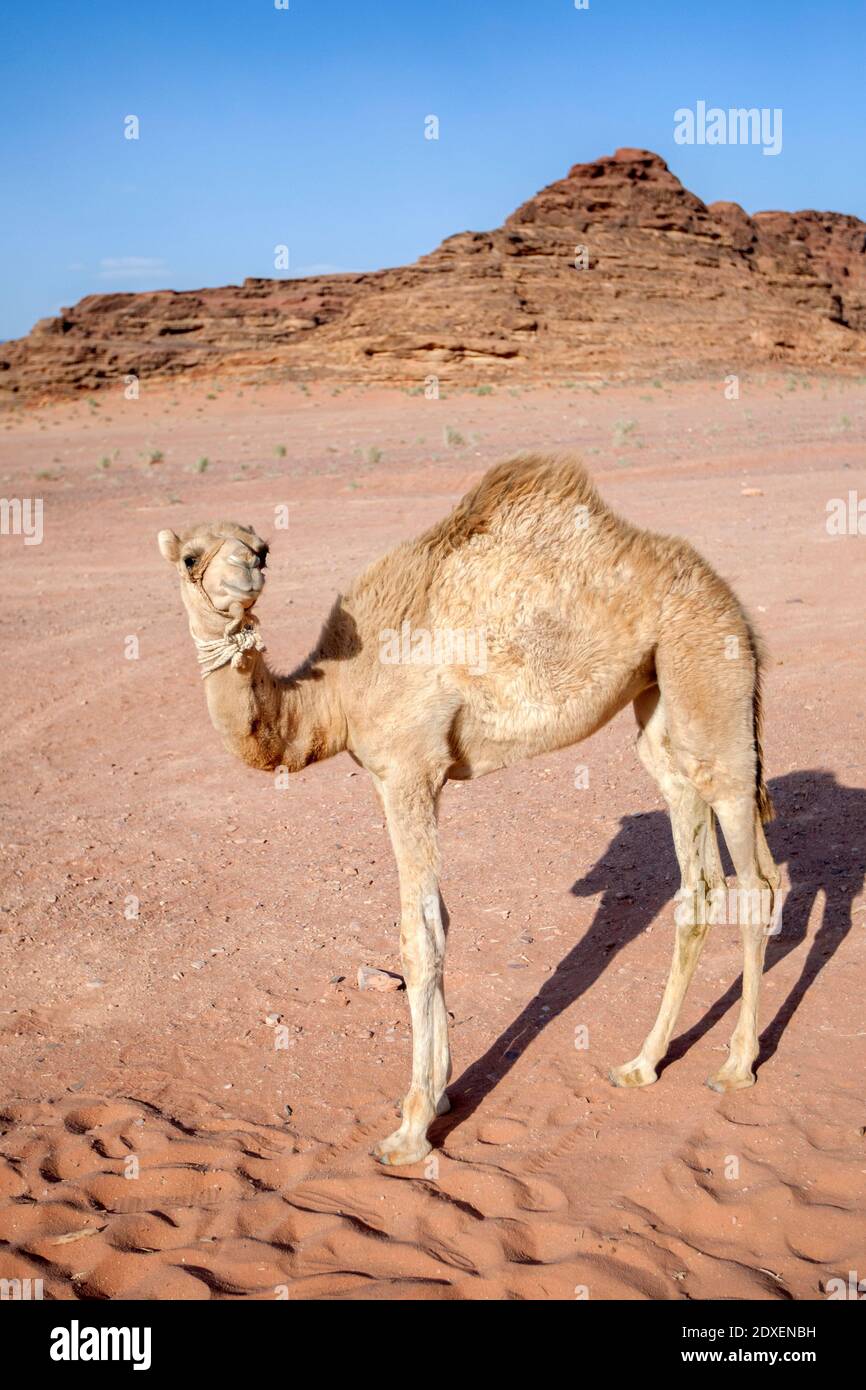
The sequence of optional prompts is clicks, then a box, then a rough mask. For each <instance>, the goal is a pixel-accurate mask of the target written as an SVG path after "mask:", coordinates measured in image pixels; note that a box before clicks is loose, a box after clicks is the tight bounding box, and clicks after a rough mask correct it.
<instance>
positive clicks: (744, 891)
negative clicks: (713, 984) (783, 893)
mask: <svg viewBox="0 0 866 1390" xmlns="http://www.w3.org/2000/svg"><path fill="white" fill-rule="evenodd" d="M732 639H733V640H732ZM656 670H657V672H658V679H659V685H660V688H661V690H662V692H663V695H664V703H665V709H666V723H667V727H668V733H669V738H670V746H671V750H672V753H673V756H674V758H675V759H676V765H677V767H678V768H680V769H681V771H682V773H683V775H684V776H685V777H686V778H687V779H688V781H689V782H690V783H691V784H692V785H693V786H694V787H695V788H696V789H697V791H698V792H699V794H700V795H701V797H702V798H703V800H704V801H705V802H707V803H708V804H709V805H710V806H711V807H712V808H713V811H714V812H715V814H716V817H717V818H718V821H719V824H720V825H721V827H722V831H723V833H724V836H725V842H726V844H727V846H728V850H729V851H730V855H731V859H732V860H733V864H734V869H735V871H736V874H737V881H738V888H737V891H736V892H727V893H726V894H725V896H724V903H725V907H726V909H727V910H726V911H725V912H724V913H723V914H721V915H720V914H719V913H718V912H714V914H713V920H714V921H716V922H719V921H723V922H724V923H725V924H728V925H732V924H733V923H735V922H736V923H738V924H739V926H740V930H741V933H742V938H743V997H742V1002H741V1005H740V1014H739V1019H738V1021H737V1025H736V1028H735V1029H734V1035H733V1038H732V1039H731V1051H730V1056H729V1057H728V1060H727V1062H726V1063H725V1065H724V1066H723V1067H722V1069H721V1071H720V1072H719V1073H718V1074H717V1075H716V1076H714V1077H712V1078H711V1079H710V1083H709V1084H710V1085H711V1086H712V1087H713V1088H714V1089H715V1090H718V1091H729V1090H736V1089H739V1088H740V1087H743V1086H752V1085H753V1084H754V1081H755V1076H754V1072H753V1070H752V1067H753V1065H754V1062H755V1059H756V1058H757V1055H758V993H759V989H760V981H761V971H762V969H763V964H764V952H765V950H766V945H767V935H768V933H769V930H770V927H771V924H772V922H773V921H774V918H775V909H776V895H777V893H778V890H779V884H780V881H781V879H780V874H779V871H778V869H777V867H776V865H775V864H774V862H773V857H772V855H771V854H770V850H769V847H768V845H767V841H766V839H765V838H764V831H763V827H762V825H761V817H762V815H763V816H766V817H769V815H770V814H772V811H771V806H770V799H769V796H768V794H767V790H766V787H765V785H764V778H763V771H762V767H761V748H760V733H761V700H760V679H759V671H758V661H757V653H756V643H755V638H754V636H753V634H752V632H751V630H750V629H749V628H748V626H747V624H746V623H745V621H744V619H743V618H742V615H741V614H739V613H738V612H737V611H736V610H735V609H733V607H732V605H730V604H729V603H725V604H724V606H723V607H721V606H720V613H719V614H717V615H716V618H715V621H713V620H712V616H710V618H709V619H707V618H706V615H705V616H704V619H703V621H702V624H701V625H699V626H698V627H696V626H695V624H694V622H693V621H692V622H691V623H690V625H689V626H688V627H687V628H686V629H685V630H684V631H681V630H678V628H677V627H676V626H675V625H673V624H672V625H671V628H670V630H669V632H668V639H667V642H666V643H665V644H664V645H662V646H660V648H659V650H658V651H657V653H656ZM732 908H733V909H735V910H734V911H732V910H731V909H732Z"/></svg>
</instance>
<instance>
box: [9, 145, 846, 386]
mask: <svg viewBox="0 0 866 1390" xmlns="http://www.w3.org/2000/svg"><path fill="white" fill-rule="evenodd" d="M771 361H781V362H789V363H792V364H797V365H801V366H809V367H817V368H820V367H830V366H832V367H845V366H850V367H852V368H855V367H856V368H860V369H862V368H863V365H864V364H866V224H864V223H863V222H861V221H860V220H859V219H858V218H856V217H849V216H846V215H844V214H841V213H833V212H797V213H788V212H759V213H756V214H755V215H754V216H752V217H750V216H748V215H747V214H746V213H745V212H744V211H743V209H742V208H741V207H739V206H738V205H737V204H736V203H711V204H709V205H706V204H704V203H702V202H701V200H700V199H699V198H697V197H695V195H694V194H693V193H690V192H689V191H688V190H687V189H686V188H684V187H683V185H682V184H681V183H680V182H679V180H678V179H677V178H676V177H675V176H674V175H673V174H672V173H671V172H670V170H669V169H668V167H667V165H666V164H665V162H664V160H663V159H661V158H660V157H659V156H658V155H655V154H652V153H650V152H649V151H647V150H635V149H622V150H617V152H616V153H615V154H614V155H612V156H610V157H607V158H604V159H599V160H597V161H595V162H594V163H591V164H577V165H575V166H574V168H573V169H572V170H571V171H570V173H569V174H568V175H567V177H566V178H564V179H560V180H559V181H558V182H557V183H553V184H551V185H550V186H549V187H547V188H544V189H542V191H541V192H540V193H538V194H537V195H536V196H535V197H534V198H531V199H530V200H529V202H527V203H524V204H523V206H522V207H520V208H518V209H517V211H516V212H514V213H512V215H511V216H510V217H509V218H508V219H507V220H506V222H505V224H504V225H503V226H502V227H499V228H497V229H496V230H495V231H491V232H461V233H459V234H458V235H456V236H452V237H448V238H447V239H446V240H445V241H444V242H443V243H442V245H441V246H439V247H438V248H437V249H436V250H435V251H433V252H431V254H429V255H427V256H422V257H421V259H420V260H418V261H416V262H415V263H414V264H413V265H409V266H401V267H398V268H396V269H391V270H380V271H375V272H369V273H358V274H342V275H322V276H315V277H310V278H309V279H303V280H289V279H273V280H270V279H268V280H264V279H250V280H246V281H245V282H244V284H243V285H241V286H234V285H231V286H227V287H226V288H223V289H205V290H185V291H174V290H160V291H157V292H153V293H144V294H102V295H88V296H87V297H86V298H85V299H82V300H81V302H80V303H79V304H77V305H75V307H74V308H71V309H63V310H62V311H61V313H60V315H59V316H58V317H57V318H50V319H43V320H41V321H40V322H39V323H37V325H36V326H35V328H34V329H33V330H32V332H31V333H30V334H29V335H28V336H27V337H26V338H21V339H19V340H18V341H17V342H11V343H5V344H3V345H2V346H0V394H2V396H3V397H4V398H5V399H7V400H8V399H9V398H14V397H15V396H16V395H17V396H19V397H26V398H38V397H43V396H45V397H47V396H53V395H69V394H72V393H74V392H76V391H81V390H87V391H94V390H96V389H98V388H99V387H102V386H106V385H110V384H119V383H120V382H121V380H122V378H123V376H124V375H125V374H127V373H130V372H134V373H136V374H137V375H138V376H139V377H140V378H141V379H142V381H146V380H150V379H153V378H169V377H176V376H191V375H196V376H202V375H221V376H222V375H226V374H237V373H243V374H252V373H255V374H257V375H261V376H265V377H267V376H273V377H277V378H279V377H285V378H295V379H299V380H303V379H314V378H331V379H334V380H342V381H369V382H389V383H399V384H404V385H405V384H409V383H413V382H422V381H423V380H424V379H425V377H427V376H430V375H435V376H437V377H439V378H440V379H441V380H442V381H443V382H455V383H460V384H465V385H472V384H478V383H484V382H511V381H515V382H517V381H542V380H543V381H549V382H557V381H560V382H561V381H565V380H579V379H582V378H589V379H594V378H596V377H599V376H605V377H641V376H665V375H683V374H686V373H697V372H705V371H717V372H729V371H731V372H736V371H739V370H741V369H743V368H745V367H749V366H755V365H757V364H761V363H767V362H771Z"/></svg>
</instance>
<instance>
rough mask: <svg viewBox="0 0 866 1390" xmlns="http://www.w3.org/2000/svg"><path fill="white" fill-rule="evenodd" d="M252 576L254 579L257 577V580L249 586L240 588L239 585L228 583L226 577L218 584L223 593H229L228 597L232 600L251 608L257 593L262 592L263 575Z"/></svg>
mask: <svg viewBox="0 0 866 1390" xmlns="http://www.w3.org/2000/svg"><path fill="white" fill-rule="evenodd" d="M254 577H255V579H257V581H258V582H257V583H253V585H252V586H251V587H243V588H242V587H241V586H240V585H238V584H230V583H229V582H228V580H227V579H224V580H223V581H222V584H221V585H220V588H221V589H222V590H223V592H224V593H227V594H228V595H229V597H230V598H231V599H232V602H240V603H242V604H243V605H244V607H245V608H252V606H253V604H254V603H255V601H256V599H257V598H258V596H259V594H260V593H261V592H262V589H263V588H264V578H263V576H261V575H256V576H254Z"/></svg>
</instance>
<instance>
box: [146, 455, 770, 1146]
mask: <svg viewBox="0 0 866 1390" xmlns="http://www.w3.org/2000/svg"><path fill="white" fill-rule="evenodd" d="M158 542H159V548H160V551H161V552H162V554H163V556H164V557H165V558H166V559H167V560H169V561H170V562H171V563H172V564H173V565H175V566H176V568H177V570H178V572H179V574H180V580H181V594H182V598H183V602H184V605H185V607H186V611H187V615H188V618H189V627H190V632H191V635H192V637H193V640H194V642H195V645H196V648H197V651H198V659H199V662H200V664H201V674H202V676H203V677H204V688H205V695H206V698H207V705H208V709H209V712H210V717H211V720H212V722H213V724H214V726H215V728H216V730H217V732H218V733H219V734H220V736H221V738H222V741H223V743H224V745H225V747H226V748H227V749H228V750H229V751H231V752H232V753H234V754H236V755H237V756H238V757H239V758H241V759H242V760H243V761H244V762H245V763H247V764H249V765H250V766H251V767H255V768H261V769H264V770H270V771H273V770H274V769H288V770H290V771H296V770H298V769H300V768H304V767H307V766H309V765H310V764H311V763H314V762H318V761H320V760H321V759H323V758H330V757H332V756H334V755H335V754H337V753H341V752H348V753H349V755H350V756H351V757H352V758H353V759H354V760H355V762H356V763H358V764H359V765H360V766H361V767H363V768H365V769H366V770H367V771H368V772H369V773H370V775H371V777H372V780H373V783H374V785H375V787H376V790H377V791H378V794H379V796H380V798H381V801H382V804H383V808H384V812H385V818H386V822H387V826H388V831H389V834H390V838H391V842H392V845H393V849H394V854H395V857H396V861H397V867H398V871H399V882H400V905H401V921H400V948H401V954H402V963H403V974H404V978H405V984H406V990H407V994H408V1001H409V1009H410V1014H411V1023H412V1075H411V1082H410V1085H409V1090H408V1093H407V1095H406V1097H405V1100H404V1102H403V1107H402V1117H401V1122H400V1125H399V1127H398V1128H397V1130H396V1131H395V1132H394V1133H393V1134H391V1135H389V1136H388V1137H387V1138H385V1139H383V1140H382V1141H381V1142H380V1143H378V1144H377V1145H376V1146H375V1148H374V1149H373V1151H372V1152H373V1154H374V1156H375V1157H376V1158H378V1159H379V1160H380V1161H381V1162H382V1163H385V1164H407V1163H415V1162H418V1161H419V1160H421V1159H423V1158H424V1157H426V1155H427V1154H428V1153H429V1152H430V1150H431V1144H430V1141H429V1139H428V1136H427V1131H428V1128H429V1126H430V1125H431V1123H432V1121H433V1119H434V1117H435V1116H436V1115H441V1114H444V1113H445V1112H446V1111H447V1110H448V1109H449V1108H450V1103H449V1100H448V1095H447V1089H446V1088H447V1086H448V1082H449V1079H450V1077H451V1057H450V1051H449V1044H448V1015H447V1012H446V1008H445V995H444V962H445V936H446V923H447V917H446V915H445V909H444V904H443V903H442V899H441V897H440V893H439V884H438V878H439V852H438V846H437V831H436V824H437V807H438V802H439V797H440V794H441V792H442V789H443V787H444V785H445V783H446V782H447V781H448V780H449V779H454V780H462V779H467V778H474V777H480V776H482V775H483V774H485V773H490V772H495V771H496V770H497V769H499V768H504V767H507V766H509V765H510V764H512V763H514V762H516V761H517V760H518V759H522V758H527V757H533V756H535V755H537V754H541V753H549V752H551V751H552V750H554V749H559V748H564V747H566V746H568V745H571V744H575V743H578V742H579V741H580V740H582V739H585V738H587V737H589V735H591V734H592V733H594V732H595V731H596V730H597V729H599V728H601V727H602V725H604V724H606V723H607V722H608V721H609V720H610V719H612V718H613V716H614V715H615V714H617V713H618V712H619V711H620V710H621V709H623V708H624V707H625V706H626V705H628V704H629V703H631V704H632V705H633V707H634V713H635V716H636V719H637V725H638V734H637V751H638V754H639V757H640V760H641V762H642V763H643V765H644V767H645V768H646V769H647V771H648V772H649V773H650V774H651V776H652V777H653V778H654V779H655V781H656V782H657V784H658V786H659V788H660V790H661V793H662V796H663V797H664V799H665V801H666V802H667V804H668V807H669V810H670V817H671V822H672V829H673V840H674V848H675V851H676V855H677V859H678V861H679V867H680V872H681V877H682V886H681V890H680V893H679V894H678V899H679V904H678V907H677V910H676V912H675V921H676V930H675V945H674V953H673V962H672V964H671V968H670V974H669V977H668V980H667V984H666V986H665V989H664V994H663V997H662V1001H661V1006H660V1009H659V1012H658V1017H657V1018H656V1021H655V1023H654V1024H653V1026H652V1028H651V1029H650V1032H649V1034H648V1035H647V1037H646V1039H645V1041H644V1043H643V1046H642V1047H641V1049H640V1052H639V1053H638V1054H637V1056H636V1057H635V1058H634V1059H633V1060H631V1061H629V1062H626V1063H625V1064H624V1065H622V1066H618V1067H614V1068H613V1069H612V1071H611V1072H610V1078H611V1080H612V1081H613V1082H614V1083H615V1084H616V1085H618V1086H648V1085H650V1084H651V1083H652V1082H654V1081H655V1080H656V1079H657V1071H656V1068H657V1066H658V1064H659V1062H660V1061H661V1060H662V1058H663V1057H664V1055H665V1052H666V1050H667V1047H668V1043H669V1041H670V1038H671V1034H672V1031H673V1028H674V1024H675V1022H676V1019H677V1015H678V1013H679V1010H680V1006H681V1004H682V1002H683V998H684V996H685V992H686V989H687V987H688V984H689V981H690V980H691V977H692V974H693V972H694V969H695V966H696V964H697V961H698V957H699V956H700V953H701V949H702V947H703V945H704V941H705V938H706V936H707V932H708V929H709V926H710V924H711V921H712V920H713V910H712V908H713V903H711V902H710V899H711V898H712V896H713V894H714V893H716V894H717V890H719V889H720V888H721V889H722V890H723V895H724V888H725V883H726V881H725V877H724V871H723V867H722V861H721V858H720V853H719V846H718V841H717V837H716V822H718V823H719V824H720V825H721V828H722V832H723V834H724V838H725V841H726V843H727V846H728V850H729V852H730V855H731V860H732V862H733V865H734V868H735V871H736V874H737V879H738V884H739V889H740V892H742V891H743V890H746V892H747V893H748V894H751V895H754V896H758V895H759V896H760V901H761V903H762V904H763V907H762V910H761V912H760V913H759V914H757V916H756V914H755V913H749V914H745V918H744V919H743V920H741V921H740V923H739V925H740V927H741V932H742V940H743V951H744V964H743V986H742V999H741V1004H740V1012H739V1017H738V1020H737V1023H736V1027H735V1029H734V1033H733V1037H732V1039H731V1044H730V1050H729V1054H728V1057H727V1060H726V1061H725V1063H724V1065H723V1066H722V1068H721V1070H720V1071H718V1072H717V1074H716V1075H714V1076H713V1077H711V1078H710V1080H709V1085H711V1086H712V1087H713V1088H714V1089H715V1090H717V1091H730V1090H734V1089H738V1088H740V1087H745V1086H751V1085H752V1084H753V1083H754V1081H755V1074H754V1070H753V1066H754V1063H755V1060H756V1058H757V1055H758V1040H757V1015H758V993H759V986H760V978H761V973H762V969H763V961H764V951H765V947H766V941H767V923H768V921H769V920H770V918H771V916H772V911H773V907H772V905H773V901H774V895H775V894H776V893H777V892H778V889H779V884H780V875H779V872H778V869H777V868H776V865H775V864H774V862H773V859H772V857H771V854H770V851H769V848H768V846H767V842H766V839H765V837H764V831H763V822H764V821H766V820H768V819H770V817H771V815H772V807H771V803H770V798H769V795H768V792H767V788H766V785H765V781H764V775H763V769H762V753H761V653H760V648H759V643H758V639H757V636H756V634H755V631H754V629H753V627H752V625H751V623H750V622H749V620H748V618H747V616H746V614H745V612H744V610H743V608H742V607H741V605H740V603H739V601H738V600H737V598H736V597H735V595H734V594H733V592H732V590H731V589H730V588H729V587H728V585H727V584H726V583H725V582H724V580H722V579H721V578H719V576H718V575H717V574H716V573H715V572H714V571H713V570H712V569H711V567H710V566H709V564H707V563H706V561H704V560H703V559H702V558H701V556H700V555H699V554H698V553H697V551H695V550H694V549H693V548H692V547H691V546H690V545H689V544H688V543H687V542H685V541H683V540H679V539H674V538H670V537H666V536H661V535H656V534H654V533H651V532H648V531H644V530H640V529H638V528H637V527H635V526H633V525H631V524H630V523H628V522H627V521H625V520H623V519H621V518H620V517H619V516H617V515H616V514H615V513H614V512H612V511H611V510H610V509H609V508H608V507H607V506H606V504H605V503H604V501H603V500H602V498H601V497H600V495H599V493H598V492H597V491H596V488H595V487H594V485H593V484H592V482H591V481H590V479H589V477H588V476H587V473H586V472H585V470H584V469H583V467H582V466H581V464H580V462H579V460H577V459H576V458H573V457H570V456H565V457H552V458H551V457H544V456H536V455H521V456H519V457H517V458H512V459H509V460H507V461H505V462H503V463H501V464H499V465H497V466H495V467H494V468H492V469H491V470H490V471H489V472H488V473H487V474H486V475H485V476H484V478H483V479H482V480H481V482H480V483H479V484H478V485H477V486H476V487H475V488H474V489H473V490H472V491H471V492H469V493H468V494H467V495H466V496H465V497H464V498H463V500H462V501H461V502H460V503H459V504H458V505H457V506H456V507H455V509H454V510H453V511H452V512H451V514H450V515H449V516H446V517H445V518H444V519H443V520H441V521H439V522H437V523H436V525H434V526H432V527H431V528H430V529H429V530H428V531H426V532H425V533H424V534H423V535H421V536H419V537H418V538H417V539H415V540H412V541H407V542H404V543H403V544H401V545H398V546H397V547H396V549H394V550H391V551H390V552H389V553H388V554H386V555H385V556H384V557H383V558H381V559H379V560H377V561H375V563H373V564H372V565H370V567H369V568H368V569H367V570H366V571H365V572H364V573H363V574H362V575H361V576H360V578H358V579H357V580H356V581H355V582H354V584H353V585H352V586H351V588H350V589H349V591H348V592H347V593H346V594H344V595H341V596H340V597H338V598H337V600H336V602H335V603H334V605H333V607H332V609H331V612H330V614H329V616H328V618H327V620H326V622H325V624H324V626H323V628H322V631H321V634H320V636H319V639H318V642H317V644H316V646H315V648H314V650H313V651H312V652H311V653H310V655H309V656H308V657H307V659H306V660H305V661H304V662H302V664H301V665H300V666H298V667H297V669H296V670H294V671H293V672H292V673H291V674H290V675H288V676H280V675H276V674H274V673H273V672H272V671H270V670H269V669H268V666H267V664H266V661H265V658H264V656H263V654H262V641H261V637H260V634H259V625H258V619H257V617H256V616H255V615H254V614H253V612H252V609H253V606H254V604H255V603H256V600H257V599H258V598H259V595H260V594H261V592H262V588H263V584H264V569H265V564H266V561H267V556H268V546H267V544H266V543H265V542H264V541H263V540H261V539H260V537H259V536H258V535H257V534H256V533H255V531H254V530H252V529H251V528H250V527H247V526H240V525H236V524H234V523H229V522H209V523H207V524H203V525H199V526H195V527H193V528H192V529H191V530H189V531H187V532H185V533H184V534H183V535H182V536H178V535H175V533H174V532H173V531H160V533H159V537H158ZM714 901H717V898H716V899H715V900H714Z"/></svg>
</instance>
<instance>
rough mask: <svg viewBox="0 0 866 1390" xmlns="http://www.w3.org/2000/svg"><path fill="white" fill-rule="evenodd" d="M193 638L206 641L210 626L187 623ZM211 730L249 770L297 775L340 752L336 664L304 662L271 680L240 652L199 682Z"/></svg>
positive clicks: (342, 730)
mask: <svg viewBox="0 0 866 1390" xmlns="http://www.w3.org/2000/svg"><path fill="white" fill-rule="evenodd" d="M190 631H191V632H192V634H193V636H194V637H204V638H208V639H212V638H213V637H214V636H215V635H216V634H215V632H214V631H213V630H212V625H211V624H205V625H202V624H200V623H197V622H196V621H195V619H192V620H191V621H190ZM204 688H205V695H206V696H207V703H208V710H209V712H210V717H211V721H212V723H213V726H214V728H215V729H216V730H217V732H218V733H219V735H220V737H221V738H222V740H223V743H224V745H225V747H226V748H228V750H229V752H231V753H234V754H235V756H236V757H238V758H241V759H242V761H243V762H245V763H247V764H248V765H249V766H250V767H258V768H265V769H270V768H278V767H285V768H286V769H287V770H288V771H289V772H297V771H299V769H300V768H302V767H306V766H307V765H308V764H309V763H314V762H318V761H320V760H321V759H322V758H330V757H332V756H333V755H334V754H335V753H340V752H342V751H343V749H344V748H345V747H346V741H347V732H346V720H345V717H344V714H343V708H342V702H341V700H340V697H339V690H338V688H337V663H335V662H333V661H312V660H311V661H307V662H305V663H304V665H303V666H301V667H299V669H298V670H297V671H295V672H294V673H293V674H292V675H290V676H275V675H274V674H273V672H271V671H270V670H269V669H268V666H267V663H266V662H265V659H264V657H263V656H262V655H261V653H260V652H258V651H248V652H244V653H243V657H242V660H241V664H240V666H239V667H235V666H232V665H231V664H230V663H228V664H226V665H224V666H220V667H218V669H217V670H215V671H212V672H211V674H210V675H209V676H206V677H205V681H204Z"/></svg>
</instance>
